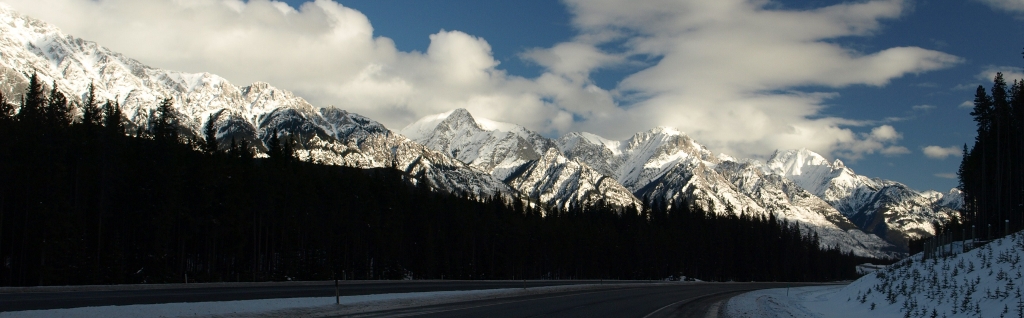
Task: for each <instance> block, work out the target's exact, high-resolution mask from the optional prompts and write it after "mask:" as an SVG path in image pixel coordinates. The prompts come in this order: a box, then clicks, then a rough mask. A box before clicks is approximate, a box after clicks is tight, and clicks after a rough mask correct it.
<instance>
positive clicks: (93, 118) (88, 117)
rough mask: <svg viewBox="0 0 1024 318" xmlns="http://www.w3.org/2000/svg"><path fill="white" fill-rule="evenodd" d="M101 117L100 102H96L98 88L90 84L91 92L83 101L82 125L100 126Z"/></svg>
mask: <svg viewBox="0 0 1024 318" xmlns="http://www.w3.org/2000/svg"><path fill="white" fill-rule="evenodd" d="M100 116H101V114H100V108H99V102H98V101H96V88H95V87H94V86H93V84H92V83H89V90H88V91H87V92H86V93H85V98H84V99H83V100H82V123H84V124H85V125H86V126H99V125H100V118H101V117H100Z"/></svg>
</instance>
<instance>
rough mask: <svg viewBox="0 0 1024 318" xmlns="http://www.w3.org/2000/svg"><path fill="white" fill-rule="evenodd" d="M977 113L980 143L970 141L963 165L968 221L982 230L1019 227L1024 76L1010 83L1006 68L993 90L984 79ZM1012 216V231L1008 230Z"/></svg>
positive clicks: (1023, 193) (1023, 216) (1023, 188)
mask: <svg viewBox="0 0 1024 318" xmlns="http://www.w3.org/2000/svg"><path fill="white" fill-rule="evenodd" d="M971 116H972V117H973V119H974V121H975V122H976V123H977V136H976V137H975V139H974V146H973V147H968V146H967V144H964V148H963V159H962V161H961V163H960V168H959V170H958V171H957V175H958V176H959V186H958V187H959V188H960V189H961V190H963V192H964V203H965V205H964V209H963V211H962V220H958V221H960V222H962V223H963V225H962V226H968V227H969V226H970V225H974V226H975V228H976V229H977V230H978V235H979V236H981V235H987V231H988V225H991V226H992V231H993V232H994V233H993V235H999V236H1002V235H1006V234H1009V233H1013V232H1016V231H1019V230H1020V229H1021V228H1022V225H1024V223H1022V222H1024V164H1021V163H1022V162H1024V79H1014V80H1013V83H1012V84H1008V83H1007V82H1006V79H1005V78H1004V77H1003V74H1002V73H997V74H996V75H995V77H994V78H993V80H992V86H991V88H990V90H986V89H985V87H984V86H982V85H979V86H978V88H977V90H976V91H975V94H974V108H973V111H972V112H971ZM1006 221H1009V233H1006V231H1007V230H1006V225H1007V224H1006Z"/></svg>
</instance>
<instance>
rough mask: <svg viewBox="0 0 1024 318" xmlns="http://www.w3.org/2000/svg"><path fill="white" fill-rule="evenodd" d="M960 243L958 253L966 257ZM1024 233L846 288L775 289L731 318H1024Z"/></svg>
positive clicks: (907, 263)
mask: <svg viewBox="0 0 1024 318" xmlns="http://www.w3.org/2000/svg"><path fill="white" fill-rule="evenodd" d="M959 247H960V245H959V244H954V248H953V249H954V250H955V251H957V252H958V251H959ZM1022 251H1024V233H1021V232H1018V233H1016V234H1014V235H1011V236H1009V237H1005V238H1002V239H998V240H995V241H993V242H991V243H989V244H987V245H985V246H982V247H979V248H976V249H973V250H971V251H968V252H966V253H959V254H956V255H952V256H949V257H942V258H932V259H928V260H922V259H921V254H917V255H914V256H913V257H910V258H908V259H905V260H903V261H900V262H899V263H896V264H894V265H892V266H889V267H888V268H885V269H882V270H879V271H877V272H875V273H872V274H868V275H865V276H864V277H861V278H860V279H858V280H857V281H854V282H853V283H851V284H849V285H846V286H814V287H801V288H792V289H789V290H787V289H768V290H761V291H755V292H750V293H746V294H743V295H740V296H737V297H734V298H733V299H731V300H729V302H728V303H727V305H726V309H725V312H726V314H727V316H728V317H1024V299H1022V298H1021V284H1022V283H1024V279H1022V276H1021V269H1022V267H1024V264H1021V263H1020V254H1021V252H1022Z"/></svg>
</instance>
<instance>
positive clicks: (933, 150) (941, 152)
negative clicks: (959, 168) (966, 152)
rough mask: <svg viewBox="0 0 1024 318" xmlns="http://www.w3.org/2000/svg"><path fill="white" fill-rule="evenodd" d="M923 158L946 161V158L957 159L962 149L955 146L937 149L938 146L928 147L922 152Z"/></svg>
mask: <svg viewBox="0 0 1024 318" xmlns="http://www.w3.org/2000/svg"><path fill="white" fill-rule="evenodd" d="M922 151H923V152H924V155H925V156H928V158H932V159H946V158H947V157H950V156H954V157H959V156H960V155H961V152H962V149H960V148H957V147H956V146H949V147H939V146H928V147H924V149H923V150H922Z"/></svg>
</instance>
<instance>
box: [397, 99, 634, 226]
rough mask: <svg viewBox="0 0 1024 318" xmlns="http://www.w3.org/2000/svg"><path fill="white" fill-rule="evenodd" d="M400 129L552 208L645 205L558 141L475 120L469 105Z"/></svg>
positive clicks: (530, 132) (525, 130)
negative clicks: (567, 153) (601, 202)
mask: <svg viewBox="0 0 1024 318" xmlns="http://www.w3.org/2000/svg"><path fill="white" fill-rule="evenodd" d="M401 132H402V134H404V135H406V136H409V137H410V138H414V140H416V141H417V142H420V143H422V144H423V145H425V146H426V147H428V148H430V149H433V150H436V151H440V152H443V153H446V154H449V155H451V156H452V157H454V158H457V159H459V160H461V161H462V162H465V163H467V164H469V165H470V166H471V167H474V168H476V169H479V170H481V171H485V172H488V173H490V174H491V175H493V176H494V177H496V178H498V179H501V180H505V182H506V183H508V184H509V185H510V186H512V188H514V189H516V190H518V191H520V192H521V193H524V194H527V195H529V196H530V197H531V198H534V199H538V200H540V201H541V202H544V203H546V204H548V205H550V206H556V207H563V208H566V207H568V206H569V205H573V204H575V205H584V204H590V203H595V202H597V201H599V200H604V201H605V202H606V203H609V204H611V205H613V206H619V207H630V206H636V207H641V206H643V204H642V203H641V202H640V201H639V200H638V199H637V198H636V197H634V196H633V195H632V193H630V191H629V190H628V189H626V188H624V187H622V186H621V185H620V184H618V182H617V181H615V180H614V179H611V178H605V177H604V175H602V174H601V173H600V172H597V171H594V170H593V169H591V168H590V167H588V166H587V165H584V164H580V163H579V162H575V161H572V160H568V159H567V158H565V157H564V156H562V154H561V153H559V152H558V151H557V149H556V148H555V145H554V142H552V141H551V140H549V139H547V138H545V137H543V136H541V135H540V134H537V133H535V132H532V131H529V130H527V129H526V128H523V127H522V126H518V125H513V124H507V123H501V122H495V121H491V120H487V119H477V118H474V117H473V116H472V115H471V114H470V113H469V111H467V110H465V109H456V110H453V111H450V112H447V113H443V114H437V115H430V116H426V117H424V118H422V119H420V120H418V121H416V122H415V123H412V124H410V125H409V126H407V127H406V128H404V129H402V131H401ZM552 150H554V151H552Z"/></svg>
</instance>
